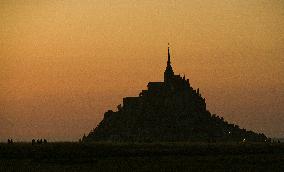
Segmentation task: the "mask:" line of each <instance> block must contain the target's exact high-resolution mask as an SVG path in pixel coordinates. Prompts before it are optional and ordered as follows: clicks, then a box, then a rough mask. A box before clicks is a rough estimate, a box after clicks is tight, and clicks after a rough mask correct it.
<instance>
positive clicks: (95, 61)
mask: <svg viewBox="0 0 284 172" xmlns="http://www.w3.org/2000/svg"><path fill="white" fill-rule="evenodd" d="M283 9H284V1H277V0H272V1H269V2H267V1H262V0H260V1H259V0H251V1H244V0H241V1H227V0H222V1H218V2H211V1H209V0H205V1H202V2H200V1H197V0H193V1H190V2H188V1H183V0H177V1H172V0H167V1H160V0H157V1H149V2H148V1H147V2H136V1H135V2H134V1H129V0H120V1H83V2H77V1H73V0H71V1H60V2H58V1H47V2H38V1H34V0H31V1H21V2H18V1H8V0H7V1H5V0H4V1H2V2H1V7H0V11H1V16H0V19H1V26H2V27H1V32H0V40H1V47H0V52H1V56H0V62H1V69H0V71H1V75H0V81H1V82H0V90H1V91H0V108H1V109H0V141H6V140H7V139H8V138H9V137H11V138H13V139H15V140H25V141H30V140H31V139H32V138H47V139H48V140H78V139H79V138H80V137H81V136H82V135H83V134H84V133H88V132H89V131H90V130H91V129H92V128H94V127H96V125H97V124H98V123H99V122H100V120H101V119H102V117H103V113H104V112H105V111H107V110H109V109H114V110H115V109H116V106H117V105H118V104H121V103H122V98H123V97H127V96H137V95H138V94H139V92H140V91H141V90H142V89H145V88H146V85H147V83H148V82H149V81H162V80H163V71H164V69H165V66H166V60H167V43H168V42H170V44H171V57H172V66H173V69H174V72H175V73H176V74H178V73H184V74H185V75H186V77H187V78H189V81H190V83H191V85H192V86H193V87H194V88H195V89H196V88H200V90H201V93H202V95H203V97H205V98H206V102H207V108H208V110H209V111H210V112H211V113H216V114H217V115H219V116H222V117H224V118H225V120H227V121H228V122H230V123H235V124H237V125H239V126H240V127H241V128H246V129H249V130H253V131H256V132H262V133H265V134H266V135H267V136H269V137H284V127H283V125H282V121H284V114H283V112H284V106H283V104H284V90H283V88H284V60H283V54H284V30H283V29H282V28H284V23H283V21H284V15H283Z"/></svg>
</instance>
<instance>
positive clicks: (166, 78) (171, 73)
mask: <svg viewBox="0 0 284 172" xmlns="http://www.w3.org/2000/svg"><path fill="white" fill-rule="evenodd" d="M173 77H174V71H173V68H172V66H171V54H170V47H169V46H168V61H167V67H166V70H165V72H164V82H165V83H168V82H169V81H170V80H171V79H172V78H173Z"/></svg>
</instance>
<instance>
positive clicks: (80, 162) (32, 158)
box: [0, 143, 284, 171]
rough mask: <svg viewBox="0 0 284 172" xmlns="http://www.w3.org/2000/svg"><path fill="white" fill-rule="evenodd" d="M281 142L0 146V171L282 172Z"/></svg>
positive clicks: (282, 148)
mask: <svg viewBox="0 0 284 172" xmlns="http://www.w3.org/2000/svg"><path fill="white" fill-rule="evenodd" d="M282 169H284V144H257V143H250V144H248V143H246V144H233V143H231V144H229V143H227V144H220V143H216V144H206V143H149V144H142V143H136V144H133V143H116V144H114V143H88V144H80V143H48V144H41V145H32V144H31V143H14V144H12V145H8V144H0V171H282Z"/></svg>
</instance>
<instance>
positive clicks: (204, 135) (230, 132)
mask: <svg viewBox="0 0 284 172" xmlns="http://www.w3.org/2000/svg"><path fill="white" fill-rule="evenodd" d="M147 88H148V89H147V90H142V92H141V93H140V94H139V96H138V97H125V98H123V105H118V107H117V111H115V112H114V111H112V110H109V111H107V112H106V113H105V114H104V118H103V120H102V121H101V122H100V123H99V125H98V126H97V127H96V128H95V129H93V130H92V131H91V132H90V133H89V134H88V135H87V136H84V137H83V141H85V142H89V141H113V142H184V141H202V142H204V141H205V142H230V141H233V142H234V141H237V142H240V141H251V142H265V141H267V140H268V138H267V137H266V136H265V135H264V134H258V133H255V132H253V131H247V130H246V129H240V128H239V126H238V125H234V124H230V123H228V122H227V121H225V120H224V118H223V117H219V116H216V115H215V114H211V113H210V112H209V111H208V110H207V109H206V101H205V98H203V97H202V96H201V94H200V92H199V89H197V90H195V89H193V88H192V87H191V85H190V82H189V79H186V78H185V76H183V77H182V76H180V75H175V74H174V71H173V68H172V65H171V56H170V48H169V47H168V57H167V66H166V70H165V72H164V81H163V82H149V83H148V85H147Z"/></svg>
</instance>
